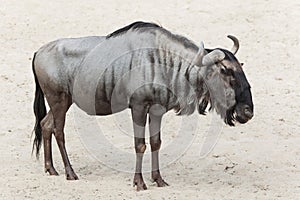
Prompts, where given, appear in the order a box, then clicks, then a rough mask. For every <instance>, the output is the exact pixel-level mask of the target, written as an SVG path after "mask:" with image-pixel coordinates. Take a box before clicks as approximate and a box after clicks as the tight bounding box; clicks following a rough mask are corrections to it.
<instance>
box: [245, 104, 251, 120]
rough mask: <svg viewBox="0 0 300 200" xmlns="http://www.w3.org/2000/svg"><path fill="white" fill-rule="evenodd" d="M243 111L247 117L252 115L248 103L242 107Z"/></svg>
mask: <svg viewBox="0 0 300 200" xmlns="http://www.w3.org/2000/svg"><path fill="white" fill-rule="evenodd" d="M244 113H245V115H246V116H247V117H248V118H249V119H251V118H252V117H253V112H252V111H251V109H250V106H248V105H246V106H245V107H244Z"/></svg>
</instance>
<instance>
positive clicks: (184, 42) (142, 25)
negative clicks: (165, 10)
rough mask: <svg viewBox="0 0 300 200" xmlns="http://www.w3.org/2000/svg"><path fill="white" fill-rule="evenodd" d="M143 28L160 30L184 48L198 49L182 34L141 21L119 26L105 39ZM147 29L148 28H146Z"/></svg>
mask: <svg viewBox="0 0 300 200" xmlns="http://www.w3.org/2000/svg"><path fill="white" fill-rule="evenodd" d="M144 28H154V29H158V30H160V31H161V32H162V33H164V34H166V35H167V36H168V37H169V38H170V39H172V40H173V41H174V42H178V43H181V44H182V45H183V46H184V47H185V48H191V49H196V50H197V49H198V47H197V45H195V44H194V43H193V42H192V41H191V40H189V39H187V38H186V37H184V36H181V35H177V34H173V33H171V32H170V31H168V30H166V29H164V28H163V27H162V26H160V25H157V24H155V23H149V22H142V21H137V22H134V23H132V24H129V25H127V26H125V27H123V28H120V29H118V30H116V31H114V32H112V33H110V34H109V35H107V36H106V39H109V38H113V37H117V36H120V35H122V34H125V33H126V32H127V31H129V30H147V29H144ZM148 30H149V29H148Z"/></svg>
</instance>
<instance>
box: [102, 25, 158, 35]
mask: <svg viewBox="0 0 300 200" xmlns="http://www.w3.org/2000/svg"><path fill="white" fill-rule="evenodd" d="M140 28H161V26H159V25H157V24H154V23H148V22H141V21H137V22H134V23H132V24H129V25H127V26H125V27H123V28H120V29H118V30H116V31H114V32H112V33H110V34H109V35H107V36H106V38H107V39H108V38H111V37H116V36H119V35H122V34H124V33H126V32H127V31H128V30H131V29H132V30H135V29H140Z"/></svg>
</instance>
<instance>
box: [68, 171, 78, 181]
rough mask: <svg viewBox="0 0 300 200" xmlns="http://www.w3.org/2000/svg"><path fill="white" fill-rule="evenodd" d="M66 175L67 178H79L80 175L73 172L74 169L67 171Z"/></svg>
mask: <svg viewBox="0 0 300 200" xmlns="http://www.w3.org/2000/svg"><path fill="white" fill-rule="evenodd" d="M66 177H67V180H78V176H77V175H76V174H75V172H73V170H72V171H70V172H67V173H66Z"/></svg>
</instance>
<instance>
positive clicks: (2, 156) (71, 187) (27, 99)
mask: <svg viewBox="0 0 300 200" xmlns="http://www.w3.org/2000/svg"><path fill="white" fill-rule="evenodd" d="M150 2H151V3H150ZM0 5H1V6H0V19H1V20H0V52H1V54H0V67H1V70H0V75H1V76H0V90H1V96H0V100H1V107H0V108H1V115H0V163H1V164H0V173H1V179H0V199H54V198H56V199H241V198H244V199H299V196H300V148H299V144H300V135H299V128H300V112H299V111H300V87H299V85H300V81H299V78H300V67H299V65H298V64H297V63H299V62H300V56H299V52H300V45H299V41H300V38H299V36H300V34H299V33H300V26H299V24H300V3H298V2H297V1H292V0H288V1H270V0H266V1H258V0H253V1H240V0H233V1H223V0H222V1H217V0H209V1H208V0H207V1H204V0H203V1H190V0H189V1H171V0H166V1H157V0H153V1H137V2H133V1H127V0H126V1H124V0H123V1H121V0H109V1H104V0H102V1H96V0H88V1H78V0H73V1H57V2H51V3H46V1H37V0H26V1H16V0H10V1H4V0H1V4H0ZM136 20H143V21H151V22H156V23H160V24H162V25H163V26H164V27H166V28H167V29H169V30H172V31H173V32H176V33H179V34H182V35H184V36H186V37H188V38H190V39H192V40H194V41H196V42H197V43H199V42H200V40H203V41H204V42H205V45H206V46H207V47H217V46H222V47H225V48H230V47H231V45H232V43H231V41H230V40H228V39H227V38H226V35H227V34H233V35H236V36H237V37H238V38H239V39H240V42H241V48H240V51H239V53H238V54H237V57H238V58H239V60H240V61H241V62H244V63H245V67H244V70H245V73H246V75H247V77H248V80H249V82H250V83H251V85H252V91H253V100H254V103H255V117H254V119H253V120H252V121H250V122H249V123H247V124H246V125H238V126H237V127H235V128H229V127H224V128H223V129H222V134H221V136H220V138H219V140H218V143H217V145H216V147H215V149H214V150H213V152H212V153H210V154H209V155H208V156H207V157H205V158H202V159H201V158H200V156H199V155H200V154H199V152H200V149H201V144H202V142H203V138H204V137H205V135H206V132H207V131H208V127H209V126H210V123H211V120H210V119H211V118H212V117H211V116H212V115H209V116H208V117H206V118H205V117H202V116H201V117H199V116H197V115H193V116H191V118H189V120H188V121H193V120H194V119H196V120H194V122H197V123H196V124H197V126H196V125H195V126H192V128H193V130H194V134H193V137H192V139H190V141H188V142H189V143H188V145H186V146H185V147H186V148H185V150H186V151H185V152H179V153H178V155H177V156H176V155H172V156H173V157H172V159H173V158H174V159H173V161H172V162H170V163H165V162H164V159H163V156H162V159H161V164H162V166H164V167H163V168H162V170H161V171H162V174H163V176H164V178H165V180H166V181H167V182H168V183H169V184H170V186H169V187H166V188H157V187H156V186H155V184H154V183H151V181H150V174H149V173H148V172H147V168H149V166H148V164H149V163H148V164H147V161H145V162H146V163H145V171H146V173H145V174H144V179H145V182H146V184H147V185H148V190H147V191H143V192H136V191H135V190H134V188H133V187H132V178H133V175H132V173H128V172H126V170H124V167H125V168H126V167H127V168H128V169H129V168H130V167H132V166H133V165H134V163H133V161H132V159H131V158H130V159H129V160H128V162H125V163H122V164H120V163H119V162H117V161H116V160H118V159H119V157H118V156H120V154H118V153H116V154H115V153H114V152H111V155H108V156H106V157H105V159H106V160H104V161H103V160H101V158H100V159H99V158H96V157H97V156H95V153H93V152H91V151H88V148H87V146H88V144H87V143H86V142H84V141H85V140H84V139H82V137H83V136H82V134H81V132H85V130H84V127H81V126H78V119H82V118H84V117H87V116H86V115H85V114H83V113H80V112H78V111H76V108H75V106H74V107H72V108H71V110H70V112H69V114H68V119H67V124H66V134H67V136H66V137H67V138H66V140H67V148H68V152H69V154H70V159H71V162H72V164H73V167H74V169H75V171H76V172H77V174H78V176H79V178H80V180H79V181H71V182H70V181H66V180H65V176H64V169H63V164H62V161H61V158H60V155H59V152H58V150H57V149H58V148H57V145H56V144H55V143H54V145H53V147H54V152H53V154H54V160H55V166H56V169H57V170H58V172H59V173H60V176H57V177H50V176H48V175H47V174H45V173H44V171H43V158H41V159H40V160H39V161H37V160H36V159H35V157H33V156H31V145H32V140H31V139H30V138H31V131H32V129H33V125H34V116H33V111H32V102H33V95H34V87H35V86H34V82H33V75H32V71H31V58H32V55H33V52H34V51H36V50H37V49H38V48H39V47H40V46H41V45H43V44H45V43H47V42H49V41H51V40H55V39H57V38H61V37H79V36H87V35H106V34H108V33H110V32H112V31H114V30H116V29H118V28H120V27H122V26H124V25H127V24H129V23H131V22H133V21H136ZM127 114H128V113H127ZM127 114H126V112H125V114H123V116H125V115H127ZM78 116H79V117H78ZM88 119H90V120H89V121H93V122H97V123H98V127H97V128H98V129H99V127H100V128H101V129H102V130H103V132H105V134H104V136H105V138H106V139H107V140H108V141H110V142H111V143H113V144H114V145H115V147H116V148H117V149H119V150H120V151H125V152H131V153H128V154H130V156H131V157H132V156H133V154H132V153H133V145H132V144H133V141H132V136H131V135H126V134H124V132H126V131H127V129H128V130H130V128H129V127H130V126H131V125H130V120H129V118H128V119H127V120H125V121H124V122H122V121H120V120H118V119H124V118H123V117H112V116H110V117H99V118H97V119H95V118H88ZM192 119H193V120H192ZM180 122H181V123H182V122H184V119H182V118H180V117H177V118H176V117H174V114H173V113H170V114H168V115H167V117H166V118H165V119H164V122H163V123H164V125H163V126H164V127H163V142H164V143H163V148H164V147H166V146H170V144H172V138H175V136H176V134H175V136H174V134H173V135H172V131H174V130H175V132H176V130H178V126H176V124H177V123H180ZM198 122H199V124H198ZM122 125H125V126H128V127H125V128H124V127H123V128H122ZM120 130H121V131H120ZM122 130H125V131H122ZM86 132H87V133H86V134H87V135H88V133H89V130H88V129H87V130H86ZM127 132H128V131H127ZM99 149H101V147H99ZM99 151H100V150H99ZM148 151H149V148H148ZM182 154H184V155H182ZM114 155H115V156H114ZM146 157H149V155H148V154H147V155H146ZM165 157H167V156H165ZM110 158H111V159H110ZM120 160H122V159H121V157H120ZM114 162H115V164H116V165H115V166H114V165H113V164H114ZM111 163H112V164H111ZM118 164H120V165H118ZM120 166H121V167H120ZM118 167H119V168H120V169H118Z"/></svg>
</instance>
